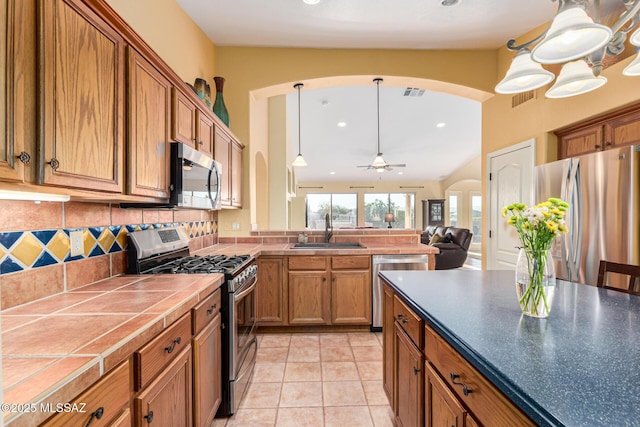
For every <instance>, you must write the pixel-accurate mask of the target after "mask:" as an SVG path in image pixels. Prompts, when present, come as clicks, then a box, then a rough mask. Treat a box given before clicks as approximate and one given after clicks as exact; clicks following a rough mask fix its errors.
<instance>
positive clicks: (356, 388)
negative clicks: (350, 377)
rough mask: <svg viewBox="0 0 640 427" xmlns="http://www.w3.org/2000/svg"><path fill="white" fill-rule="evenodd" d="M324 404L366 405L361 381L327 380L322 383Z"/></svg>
mask: <svg viewBox="0 0 640 427" xmlns="http://www.w3.org/2000/svg"><path fill="white" fill-rule="evenodd" d="M322 398H323V399H324V406H366V404H367V399H366V398H365V396H364V390H363V389H362V384H361V383H360V381H329V382H327V381H325V382H323V383H322Z"/></svg>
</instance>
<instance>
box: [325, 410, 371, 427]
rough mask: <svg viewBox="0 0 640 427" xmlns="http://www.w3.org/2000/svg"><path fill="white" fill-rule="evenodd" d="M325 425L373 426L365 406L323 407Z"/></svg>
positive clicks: (339, 426)
mask: <svg viewBox="0 0 640 427" xmlns="http://www.w3.org/2000/svg"><path fill="white" fill-rule="evenodd" d="M324 425H325V427H346V426H349V427H373V423H372V421H371V415H370V414H369V408H367V407H366V406H328V407H325V408H324Z"/></svg>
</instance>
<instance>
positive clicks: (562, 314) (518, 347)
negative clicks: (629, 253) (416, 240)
mask: <svg viewBox="0 0 640 427" xmlns="http://www.w3.org/2000/svg"><path fill="white" fill-rule="evenodd" d="M380 275H381V276H382V277H383V279H384V280H385V281H386V282H388V284H389V285H391V286H390V287H391V288H392V289H393V291H394V292H395V294H396V295H397V296H398V297H399V299H400V300H402V301H403V302H404V303H406V304H407V305H408V306H409V307H410V309H411V310H413V311H414V312H415V313H416V314H417V315H418V316H419V317H420V318H422V319H423V320H424V322H425V324H426V326H427V329H429V328H430V329H431V330H433V331H435V333H436V334H438V335H439V336H440V337H442V339H443V340H444V341H445V342H446V343H447V344H448V345H450V346H451V347H452V348H453V349H454V350H455V352H457V353H458V354H459V355H460V356H462V357H463V358H464V359H465V360H466V361H467V362H468V363H469V364H470V365H471V366H472V367H473V368H475V369H476V370H477V371H479V372H480V373H481V374H482V375H483V376H484V377H485V378H486V379H488V380H489V382H490V383H491V384H493V385H494V386H495V387H496V388H497V389H498V390H499V392H501V393H502V394H503V395H504V396H506V397H507V398H508V399H509V400H510V401H511V402H513V403H514V404H515V406H516V407H517V408H519V409H520V410H521V411H522V412H523V413H524V414H526V415H527V416H528V417H529V418H530V419H531V420H533V421H534V422H535V423H536V424H538V425H542V426H612V425H615V426H636V425H640V405H639V404H638V403H639V402H640V401H639V398H638V394H637V385H638V383H639V382H640V369H639V368H640V362H638V361H637V355H638V354H640V298H639V297H636V296H631V295H628V294H625V293H622V292H618V291H613V290H605V289H601V288H596V287H593V286H586V285H578V284H574V283H569V282H564V281H558V286H557V289H556V294H555V300H554V302H553V307H552V309H551V314H550V316H549V317H548V318H547V319H535V318H530V317H526V316H523V315H522V314H521V312H520V308H519V306H518V302H517V298H516V294H515V288H514V284H513V272H511V271H469V270H451V271H416V272H414V271H403V272H392V271H387V272H381V273H380ZM396 323H397V322H396ZM427 335H428V333H427ZM428 346H429V341H428V340H427V342H426V344H425V353H426V354H427V359H429V351H432V350H431V349H429V347H428ZM429 362H430V363H431V361H429ZM441 375H446V376H448V375H449V373H448V372H447V373H445V374H441ZM446 380H447V379H446V378H445V381H446ZM452 388H453V387H452ZM454 390H455V389H454ZM460 395H461V396H462V393H460ZM471 395H473V393H471ZM481 421H482V420H481ZM484 422H485V423H486V420H485V421H484ZM427 425H429V424H428V423H427Z"/></svg>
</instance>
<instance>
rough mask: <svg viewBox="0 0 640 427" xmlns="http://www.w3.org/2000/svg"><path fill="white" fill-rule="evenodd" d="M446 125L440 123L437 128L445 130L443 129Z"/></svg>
mask: <svg viewBox="0 0 640 427" xmlns="http://www.w3.org/2000/svg"><path fill="white" fill-rule="evenodd" d="M446 125H447V124H446V123H444V122H440V123H438V124H437V125H436V127H437V128H443V127H445V126H446Z"/></svg>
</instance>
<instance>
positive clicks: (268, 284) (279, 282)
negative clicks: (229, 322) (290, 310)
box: [256, 257, 287, 325]
mask: <svg viewBox="0 0 640 427" xmlns="http://www.w3.org/2000/svg"><path fill="white" fill-rule="evenodd" d="M285 289H286V283H285V282H284V260H283V258H282V257H272V258H271V257H269V258H267V257H260V258H258V283H257V284H256V300H257V303H256V304H257V307H256V312H257V322H258V324H259V325H286V324H287V298H286V292H285Z"/></svg>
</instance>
